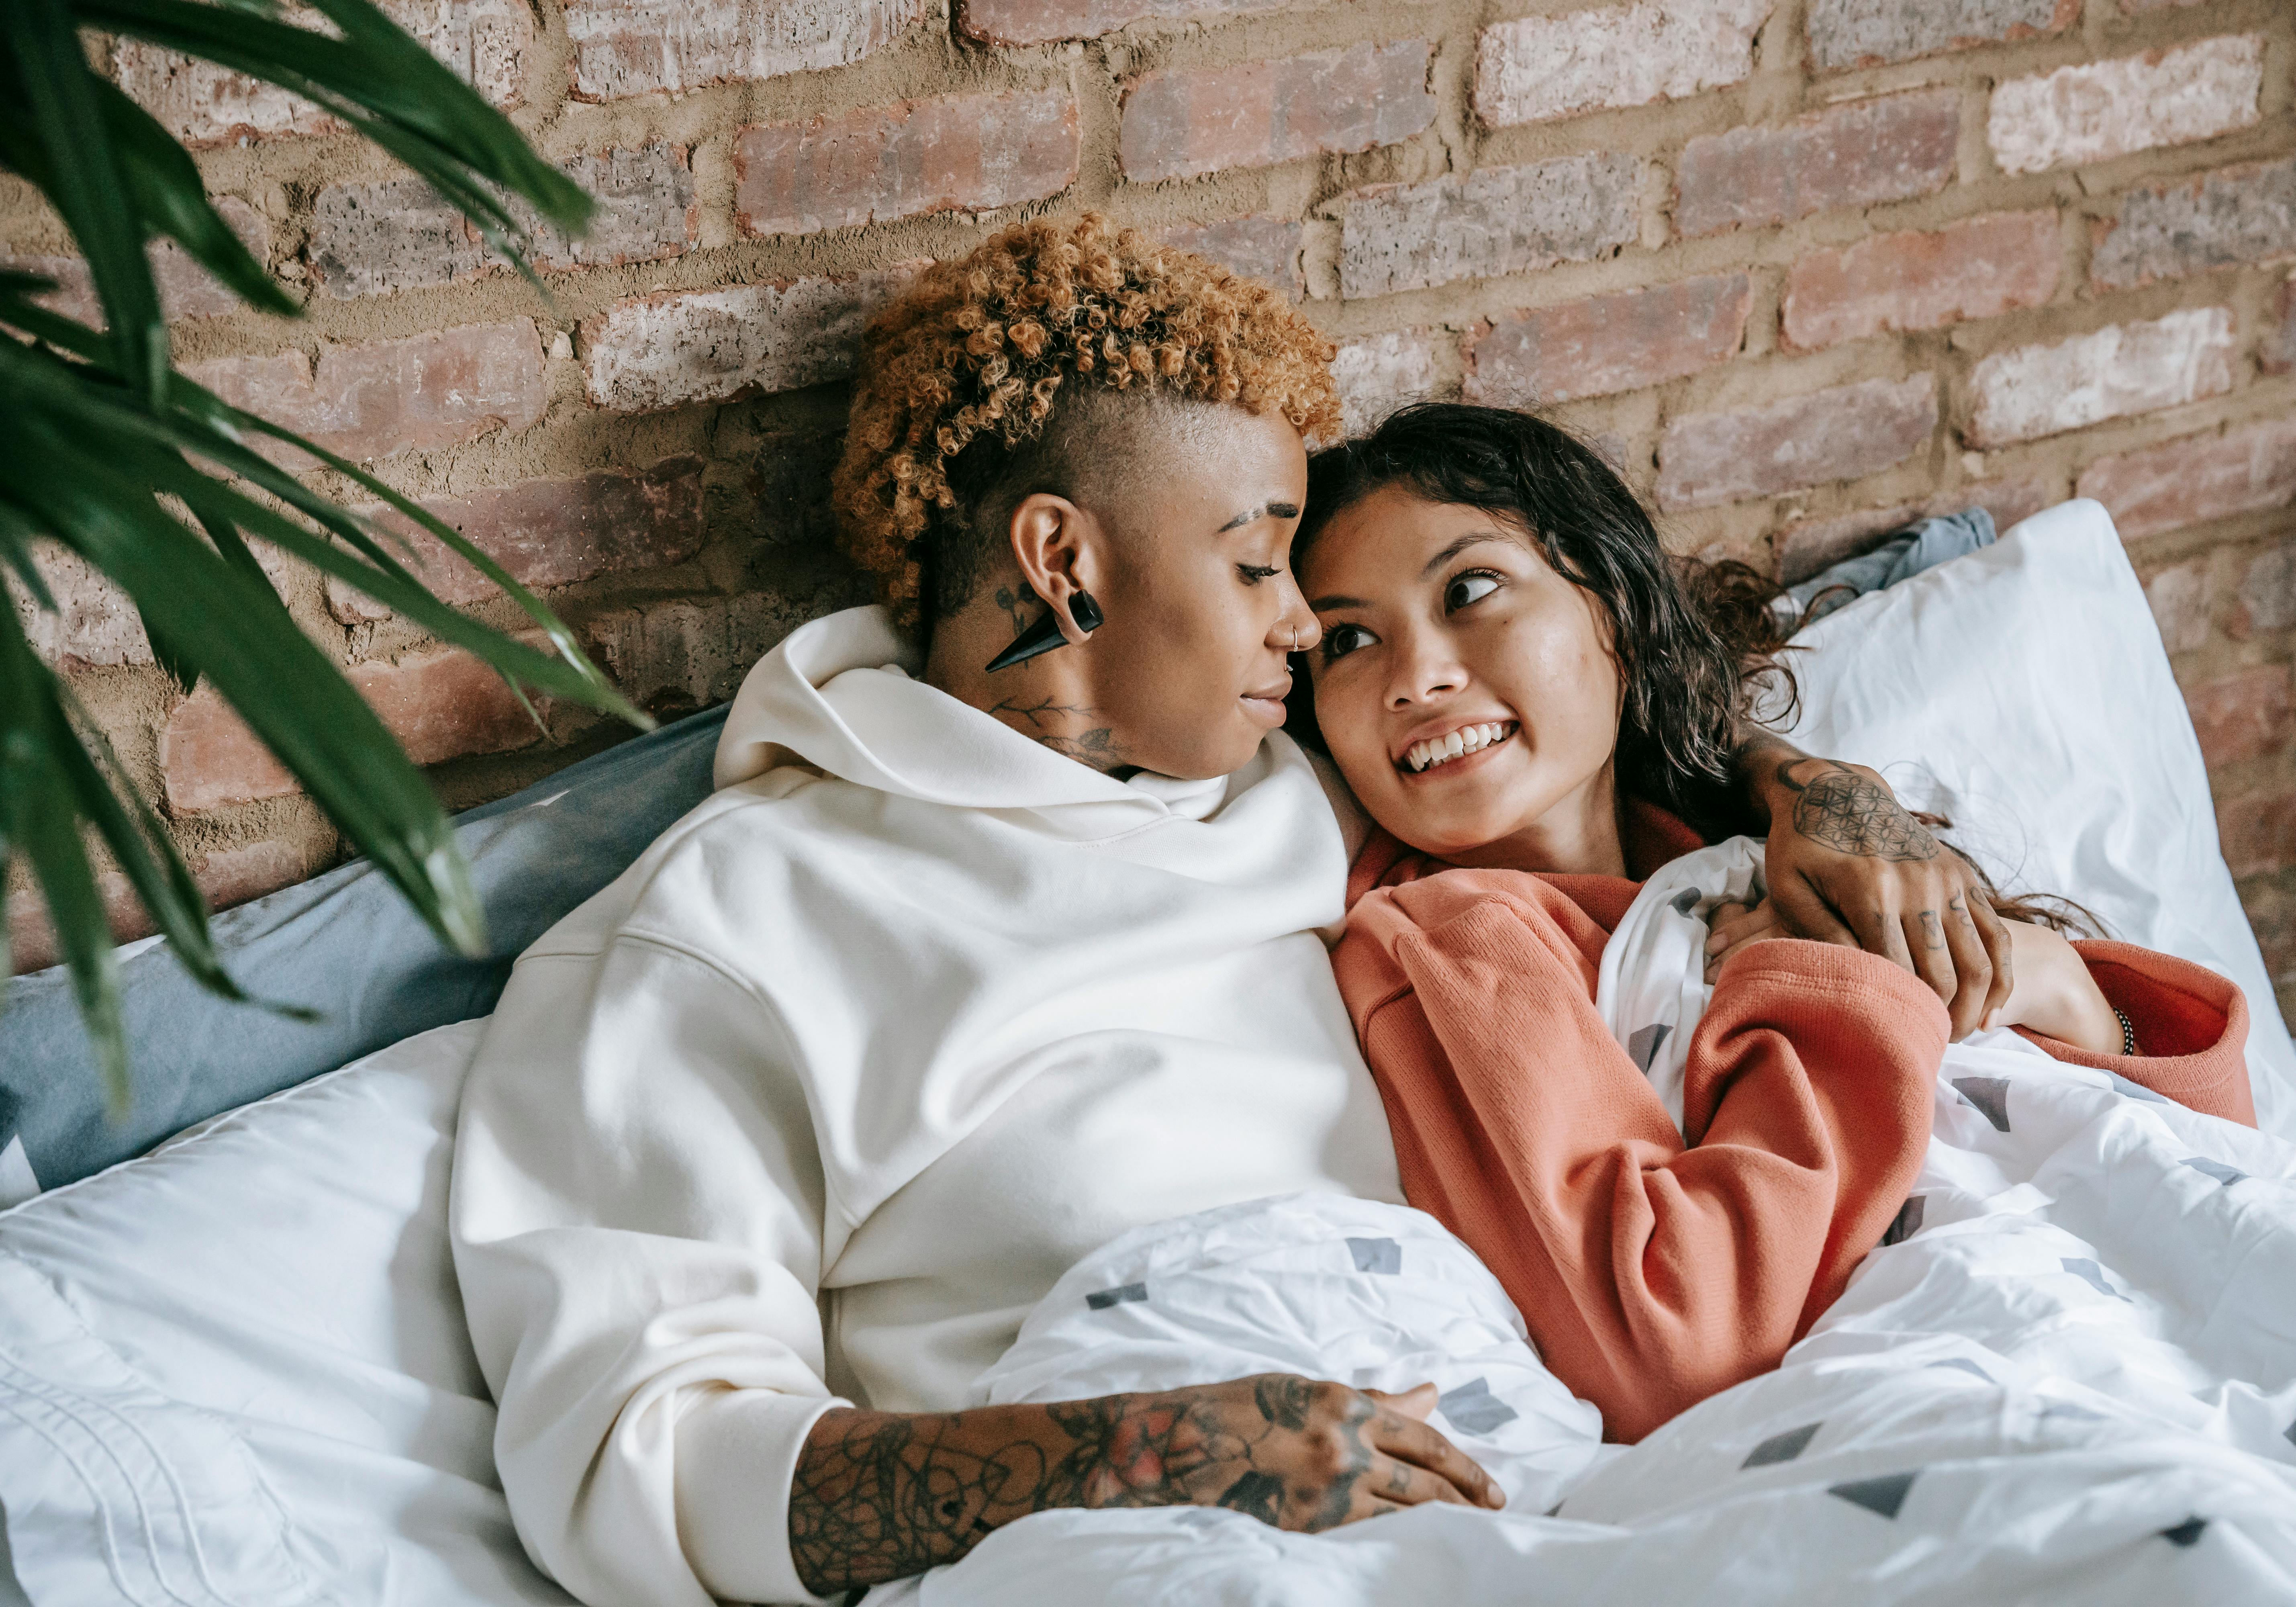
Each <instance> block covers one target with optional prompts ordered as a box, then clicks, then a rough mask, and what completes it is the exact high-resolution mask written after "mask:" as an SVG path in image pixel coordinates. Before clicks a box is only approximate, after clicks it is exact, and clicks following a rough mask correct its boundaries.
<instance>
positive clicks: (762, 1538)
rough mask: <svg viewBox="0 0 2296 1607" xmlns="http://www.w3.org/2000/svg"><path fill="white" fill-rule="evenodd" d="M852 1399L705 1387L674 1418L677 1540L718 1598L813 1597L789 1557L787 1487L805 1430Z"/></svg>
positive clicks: (820, 1598)
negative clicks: (679, 1414)
mask: <svg viewBox="0 0 2296 1607" xmlns="http://www.w3.org/2000/svg"><path fill="white" fill-rule="evenodd" d="M852 1404H853V1403H852V1402H851V1401H849V1400H840V1399H837V1398H821V1397H818V1396H791V1395H783V1394H781V1393H780V1392H779V1391H777V1390H709V1391H707V1392H706V1393H704V1394H703V1395H702V1396H701V1399H699V1400H697V1401H696V1402H695V1403H694V1404H693V1406H691V1407H689V1408H688V1409H687V1410H686V1412H685V1415H684V1416H683V1417H681V1418H680V1419H679V1420H678V1424H677V1495H676V1501H677V1539H678V1544H679V1545H680V1546H682V1547H683V1548H684V1549H685V1561H686V1564H687V1566H688V1567H690V1568H692V1569H693V1574H694V1577H695V1578H698V1579H700V1580H701V1586H702V1588H703V1589H705V1590H707V1591H708V1592H709V1594H710V1595H713V1596H716V1597H717V1599H718V1600H719V1601H721V1602H774V1603H783V1602H802V1603H809V1604H810V1603H821V1602H824V1601H827V1600H829V1599H830V1598H827V1597H824V1596H817V1595H814V1594H813V1593H812V1592H811V1591H809V1590H808V1589H807V1588H806V1587H805V1586H804V1585H803V1584H802V1583H800V1582H799V1578H798V1577H797V1560H796V1559H795V1558H794V1557H792V1556H791V1554H790V1540H789V1504H790V1489H791V1485H792V1484H793V1483H794V1482H795V1480H796V1477H797V1459H798V1455H799V1453H800V1452H802V1451H803V1450H804V1449H805V1441H806V1436H808V1434H810V1433H812V1432H813V1425H814V1424H815V1423H818V1422H820V1421H821V1418H822V1415H823V1414H824V1413H826V1412H828V1411H829V1410H831V1409H832V1407H836V1406H851V1405H852Z"/></svg>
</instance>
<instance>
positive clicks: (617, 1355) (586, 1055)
mask: <svg viewBox="0 0 2296 1607" xmlns="http://www.w3.org/2000/svg"><path fill="white" fill-rule="evenodd" d="M786 1060H787V1057H786V1054H785V1052H784V1049H783V1040H782V1038H781V1036H780V1032H779V1029H778V1026H777V1023H776V1020H775V1016H774V1014H773V1013H772V1012H771V1011H770V1010H769V1009H768V1008H767V1006H766V1005H765V1004H764V1003H763V1002H762V1001H760V1000H758V998H756V997H755V996H753V995H752V994H751V992H750V990H749V989H747V988H744V987H743V986H742V984H741V983H740V982H738V981H737V980H734V979H733V978H731V977H729V976H727V975H726V974H725V973H724V972H721V971H719V970H718V969H717V968H716V967H714V966H712V965H710V964H709V963H706V962H704V961H701V960H700V959H698V958H695V957H694V956H693V955H689V954H686V953H683V952H679V951H677V950H676V949H673V948H671V947H667V946H664V945H660V944H657V943H654V942H651V941H647V940H643V939H632V938H629V937H627V936H624V937H621V938H619V939H616V940H614V941H612V942H611V944H610V945H609V946H608V947H606V948H605V949H604V951H603V953H599V954H556V955H552V954H529V955H528V956H527V957H526V958H524V959H522V960H521V962H520V963H519V964H518V967H517V969H516V970H515V971H514V972H513V973H512V979H511V982H510V986H509V988H508V989H507V991H505V993H504V996H503V998H502V1002H501V1004H499V1005H498V1006H497V1007H496V1012H495V1016H494V1020H493V1021H492V1023H491V1024H490V1026H489V1027H488V1030H487V1035H486V1037H485V1039H484V1040H483V1042H482V1044H481V1045H480V1050H479V1054H478V1056H477V1059H476V1060H475V1062H473V1064H472V1068H471V1075H470V1079H469V1081H468V1083H467V1085H466V1086H465V1089H464V1093H463V1109H462V1117H461V1122H460V1127H459V1130H458V1133H457V1136H456V1142H455V1177H454V1187H453V1194H452V1201H451V1205H450V1218H451V1220H450V1232H451V1234H452V1238H453V1243H454V1249H455V1271H456V1274H457V1276H458V1278H459V1281H460V1283H461V1286H462V1293H463V1304H464V1307H465V1308H466V1310H467V1313H468V1316H469V1319H470V1326H471V1340H472V1341H473V1343H474V1345H475V1347H476V1349H477V1353H478V1358H479V1362H480V1367H481V1368H482V1369H483V1371H484V1373H485V1374H486V1379H487V1383H488V1387H489V1388H490V1389H491V1390H492V1391H493V1393H494V1397H495V1400H496V1405H497V1407H498V1416H497V1419H496V1431H495V1453H496V1464H497V1466H498V1468H499V1471H500V1473H501V1477H502V1483H503V1491H504V1496H506V1497H507V1498H508V1501H509V1505H510V1510H511V1516H512V1520H513V1521H514V1522H515V1524H516V1526H517V1529H518V1533H519V1537H520V1539H521V1541H522V1542H523V1543H524V1545H525V1546H526V1549H527V1552H528V1554H529V1556H531V1557H532V1558H533V1560H534V1561H535V1562H536V1563H537V1565H538V1566H540V1567H541V1568H542V1569H543V1570H544V1571H545V1572H547V1573H549V1574H550V1575H552V1576H553V1578H556V1579H557V1580H558V1581H559V1583H560V1584H562V1585H563V1586H564V1587H566V1588H567V1589H568V1590H570V1591H571V1592H572V1593H573V1594H574V1595H576V1596H578V1597H579V1598H580V1599H581V1600H582V1601H584V1602H585V1603H590V1607H625V1604H627V1607H637V1604H638V1603H646V1604H648V1607H709V1603H710V1602H711V1599H712V1598H713V1597H716V1598H721V1599H731V1600H736V1601H743V1602H810V1601H813V1600H814V1599H815V1598H814V1597H812V1596H811V1595H808V1593H807V1592H806V1591H805V1589H804V1587H802V1586H801V1585H799V1582H798V1578H797V1573H796V1569H795V1566H794V1564H793V1562H792V1561H791V1555H790V1547H789V1537H788V1504H789V1492H790V1484H791V1476H792V1473H793V1472H794V1469H795V1466H796V1462H797V1456H798V1452H799V1449H800V1447H802V1446H803V1444H804V1441H805V1438H806V1435H807V1434H808V1432H809V1431H810V1430H811V1428H812V1426H813V1423H814V1422H815V1421H816V1419H817V1418H818V1417H819V1416H820V1415H821V1414H822V1413H823V1412H824V1411H825V1410H827V1409H828V1408H829V1407H830V1406H832V1405H836V1404H840V1403H838V1402H836V1401H834V1400H833V1399H832V1398H831V1395H830V1391H829V1390H828V1389H827V1387H826V1386H825V1384H824V1382H823V1374H824V1347H823V1340H822V1324H821V1317H820V1312H819V1308H818V1306H817V1304H816V1296H817V1291H818V1285H819V1283H820V1277H821V1267H822V1264H823V1236H824V1212H825V1209H826V1207H825V1201H824V1184H823V1173H822V1166H821V1160H820V1157H819V1155H818V1153H817V1152H816V1148H815V1145H814V1142H813V1132H814V1128H813V1124H812V1122H811V1120H810V1119H809V1117H808V1108H807V1104H806V1101H805V1099H804V1097H803V1095H802V1094H801V1092H800V1090H799V1084H798V1080H797V1078H795V1077H794V1076H793V1075H792V1073H791V1067H790V1066H789V1065H788V1064H787V1063H786Z"/></svg>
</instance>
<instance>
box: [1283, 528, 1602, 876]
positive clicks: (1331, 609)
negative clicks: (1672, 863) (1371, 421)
mask: <svg viewBox="0 0 2296 1607" xmlns="http://www.w3.org/2000/svg"><path fill="white" fill-rule="evenodd" d="M1302 580H1303V583H1304V584H1305V586H1306V588H1307V593H1308V598H1309V600H1310V604H1311V606H1312V607H1313V608H1314V609H1315V611H1316V620H1317V622H1318V623H1319V624H1320V625H1321V626H1322V627H1323V632H1324V638H1323V643H1322V645H1321V646H1320V648H1319V649H1318V650H1317V651H1316V652H1313V653H1310V654H1309V655H1308V662H1309V664H1310V666H1311V667H1312V669H1311V673H1312V674H1313V676H1314V678H1315V691H1316V722H1317V724H1318V725H1320V726H1321V727H1322V728H1323V734H1324V741H1325V742H1327V743H1328V744H1329V745H1330V748H1331V751H1332V758H1333V759H1334V760H1335V761H1336V762H1337V763H1338V765H1339V767H1340V770H1341V774H1343V775H1345V776H1346V777H1347V781H1348V784H1349V786H1350V787H1351V788H1353V789H1354V791H1355V794H1356V797H1357V799H1359V800H1361V802H1362V803H1363V806H1364V808H1365V809H1367V810H1369V811H1370V813H1371V816H1372V817H1373V818H1374V819H1375V820H1377V821H1378V822H1379V823H1380V824H1382V826H1385V827H1386V828H1387V829H1388V830H1389V831H1390V832H1393V833H1394V834H1395V835H1396V836H1397V837H1398V838H1400V839H1402V840H1404V841H1405V842H1406V843H1409V844H1410V845H1411V846H1412V847H1414V848H1416V849H1421V850H1422V851H1423V852H1426V853H1430V854H1434V855H1437V856H1439V857H1442V858H1445V859H1448V860H1451V861H1453V862H1454V863H1456V864H1464V865H1509V866H1513V867H1515V868H1520V869H1527V870H1562V871H1600V872H1605V873H1611V874H1619V873H1623V870H1624V859H1623V857H1622V855H1621V854H1620V848H1619V835H1618V818H1617V794H1616V788H1615V785H1614V780H1613V759H1614V757H1615V753H1616V750H1617V746H1618V735H1619V715H1620V669H1619V665H1618V662H1617V660H1616V658H1615V657H1614V655H1613V653H1612V652H1611V628H1610V624H1609V619H1608V616H1607V614H1606V613H1605V611H1603V606H1602V604H1601V603H1599V602H1598V601H1597V600H1596V599H1595V596H1594V595H1593V594H1591V593H1590V592H1588V591H1587V590H1586V589H1585V588H1584V587H1582V586H1577V585H1574V584H1572V583H1571V582H1570V581H1569V580H1567V579H1565V578H1563V577H1562V575H1560V574H1558V573H1556V572H1555V570H1554V569H1553V568H1552V567H1551V566H1550V565H1549V564H1548V563H1547V562H1546V558H1545V557H1544V556H1543V555H1542V554H1541V553H1539V552H1538V548H1537V547H1536V545H1534V544H1533V542H1532V541H1531V540H1530V539H1529V537H1527V536H1526V535H1525V534H1524V533H1523V531H1522V530H1521V529H1519V528H1517V527H1515V526H1514V525H1513V524H1511V523H1509V522H1508V521H1505V519H1503V518H1501V517H1499V516H1498V515H1496V514H1493V513H1488V512H1484V511H1482V510H1481V509H1479V508H1472V507H1464V506H1459V505H1456V504H1444V503H1435V502H1430V501H1428V500H1426V499H1425V498H1423V497H1421V496H1417V495H1416V494H1415V493H1414V492H1413V491H1412V490H1411V489H1409V488H1407V487H1406V486H1402V485H1394V484H1390V485H1388V486H1385V487H1382V488H1380V489H1378V490H1376V491H1374V492H1373V493H1371V494H1370V495H1369V496H1365V497H1364V498H1362V499H1361V500H1360V501H1358V502H1356V503H1354V504H1351V505H1349V506H1348V507H1347V508H1345V509H1343V510H1342V511H1341V512H1339V513H1337V514H1336V515H1334V516H1333V518H1332V519H1331V521H1329V522H1328V523H1327V524H1325V525H1324V527H1323V529H1322V530H1321V532H1320V533H1319V534H1318V535H1317V537H1316V541H1315V544H1314V545H1313V547H1312V548H1311V549H1310V551H1309V552H1308V555H1307V560H1306V562H1305V564H1304V565H1303V572H1302Z"/></svg>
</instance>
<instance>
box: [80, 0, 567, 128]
mask: <svg viewBox="0 0 2296 1607" xmlns="http://www.w3.org/2000/svg"><path fill="white" fill-rule="evenodd" d="M381 6H382V10H383V12H384V13H385V14H386V15H388V16H389V18H390V19H391V20H393V21H394V22H397V23H398V25H399V26H400V27H401V28H404V29H406V31H407V32H409V33H411V34H413V35H414V37H416V38H417V39H419V40H421V41H422V45H423V46H424V47H425V48H426V49H428V50H429V51H430V53H431V54H432V55H434V56H437V57H438V58H439V60H440V61H444V62H446V63H447V66H449V67H451V68H453V69H454V70H455V74H456V76H458V77H460V78H463V80H464V81H465V82H466V83H469V84H471V85H474V86H477V88H478V91H479V93H480V94H482V95H484V96H486V98H487V99H488V101H489V102H493V103H494V104H495V105H497V106H512V105H516V104H517V103H518V102H520V100H521V99H522V98H523V96H524V94H525V89H526V73H527V68H528V64H529V61H530V59H531V57H532V56H533V53H534V14H533V12H530V11H529V10H528V9H527V7H526V5H525V4H524V0H381ZM286 19H287V20H289V21H291V22H294V23H297V24H299V25H300V26H302V27H306V28H316V27H318V26H319V15H318V13H317V12H312V11H305V10H295V11H291V12H287V13H286ZM112 70H113V72H114V74H115V76H116V77H117V78H119V86H120V87H121V88H122V89H125V90H126V91H127V93H128V94H131V95H134V96H135V99H136V100H138V101H140V102H143V106H144V108H145V109H146V110H147V111H150V112H151V113H152V116H154V117H156V118H158V119H160V122H161V123H162V124H164V125H166V127H167V128H168V132H169V133H171V134H173V135H176V138H178V139H180V140H183V141H184V142H185V143H188V144H191V145H193V146H201V145H222V144H229V143H233V142H234V141H237V140H243V139H267V138H270V137H273V136H275V135H283V134H332V133H334V132H336V131H337V130H339V129H340V127H342V125H341V124H340V123H338V122H337V121H336V120H335V119H333V118H332V117H329V116H328V115H327V114H326V113H325V112H324V111H320V110H319V109H318V108H317V107H316V106H314V105H312V104H311V102H308V101H307V100H304V99H303V98H302V97H301V96H300V95H296V94H289V93H288V92H287V91H286V90H284V89H282V88H280V87H279V86H276V85H275V84H266V83H264V82H262V81H261V80H259V79H257V78H248V77H246V76H244V75H242V74H240V73H236V72H233V71H231V70H228V69H226V68H223V67H218V66H217V65H216V64H215V63H214V62H212V61H193V60H192V59H190V58H189V57H185V56H179V55H177V54H176V53H175V52H173V51H169V50H162V49H160V47H159V46H157V45H148V44H145V43H143V41H141V40H137V39H123V40H121V41H120V42H119V44H118V45H115V46H114V47H113V50H112Z"/></svg>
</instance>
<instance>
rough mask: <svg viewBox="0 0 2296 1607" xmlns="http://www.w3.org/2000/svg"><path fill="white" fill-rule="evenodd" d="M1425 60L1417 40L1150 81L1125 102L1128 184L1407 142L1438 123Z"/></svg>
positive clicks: (1122, 151)
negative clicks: (1130, 181)
mask: <svg viewBox="0 0 2296 1607" xmlns="http://www.w3.org/2000/svg"><path fill="white" fill-rule="evenodd" d="M1428 51H1429V45H1428V44H1427V41H1425V40H1424V39H1398V40H1394V41H1391V42H1390V43H1386V44H1374V45H1353V46H1351V47H1349V49H1346V50H1324V51H1316V52H1315V53H1311V54H1308V55H1303V56H1289V57H1286V58H1284V59H1283V60H1281V61H1252V62H1249V63H1247V64H1246V65H1244V66H1242V67H1194V68H1168V69H1166V70H1162V71H1160V72H1152V73H1149V74H1147V75H1145V76H1144V77H1143V78H1140V79H1139V80H1138V81H1136V83H1134V85H1133V86H1132V87H1131V88H1130V89H1129V90H1128V91H1127V92H1126V94H1125V96H1124V121H1123V127H1122V129H1121V131H1120V133H1119V136H1118V155H1119V158H1120V159H1121V160H1122V162H1123V164H1124V174H1125V176H1126V177H1128V178H1131V179H1135V180H1137V181H1140V182H1142V183H1152V182H1154V181H1155V180H1158V179H1165V178H1186V177H1190V176H1193V175H1195V174H1199V173H1212V172H1217V171H1218V170H1219V169H1220V168H1263V167H1266V166H1267V165H1268V164H1270V163H1272V162H1286V161H1291V160H1295V159H1296V158H1299V157H1303V156H1316V155H1319V154H1321V153H1323V152H1327V151H1336V152H1349V151H1368V150H1370V149H1372V148H1373V147H1374V146H1375V145H1391V144H1394V143H1396V142H1398V140H1406V139H1409V138H1410V137H1411V136H1412V135H1415V134H1417V133H1418V132H1419V131H1420V130H1421V129H1423V128H1426V127H1431V125H1432V124H1433V123H1434V121H1435V97H1434V96H1433V95H1432V94H1429V93H1428V90H1427V57H1428Z"/></svg>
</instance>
